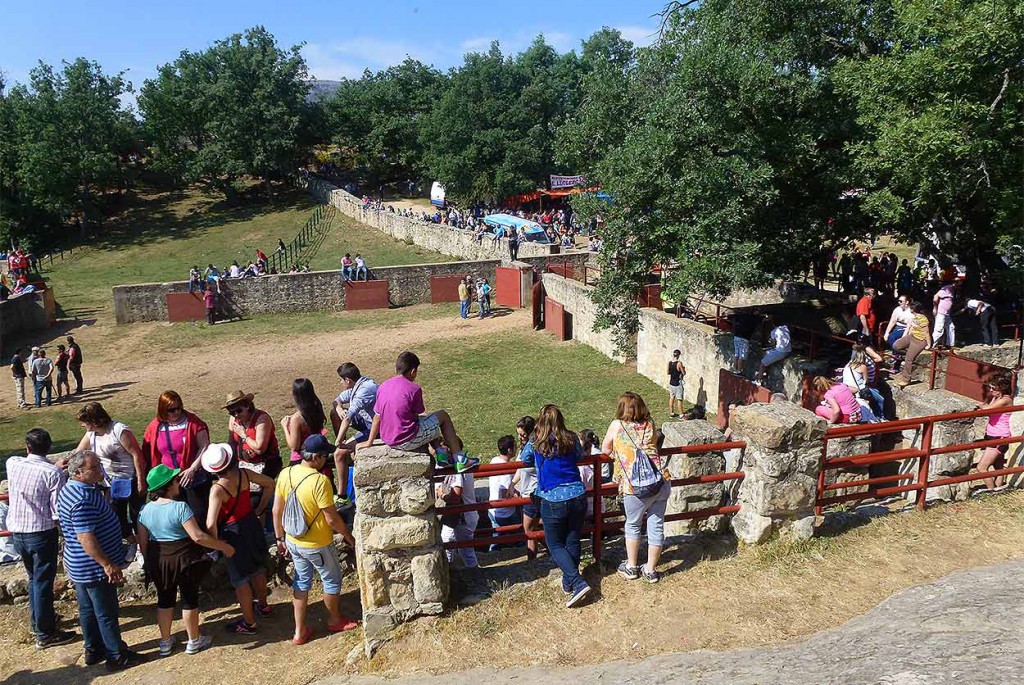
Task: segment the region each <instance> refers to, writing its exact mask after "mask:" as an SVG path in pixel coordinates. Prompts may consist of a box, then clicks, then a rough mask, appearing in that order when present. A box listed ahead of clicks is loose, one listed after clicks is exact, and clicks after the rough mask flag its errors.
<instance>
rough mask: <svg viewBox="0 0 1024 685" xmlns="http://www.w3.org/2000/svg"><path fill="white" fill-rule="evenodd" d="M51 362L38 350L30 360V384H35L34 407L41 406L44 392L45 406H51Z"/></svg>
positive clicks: (44, 353)
mask: <svg viewBox="0 0 1024 685" xmlns="http://www.w3.org/2000/svg"><path fill="white" fill-rule="evenodd" d="M52 378H53V360H52V359H50V358H49V357H47V356H46V350H44V349H42V348H40V349H39V351H38V352H37V353H36V358H35V359H33V360H32V382H33V383H34V384H35V395H36V407H41V406H43V392H44V391H45V392H46V406H47V407H49V406H51V405H52V404H53V381H52Z"/></svg>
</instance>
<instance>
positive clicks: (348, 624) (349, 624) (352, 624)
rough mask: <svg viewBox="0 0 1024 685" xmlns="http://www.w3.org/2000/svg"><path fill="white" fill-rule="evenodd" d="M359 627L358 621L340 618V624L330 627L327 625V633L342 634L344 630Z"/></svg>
mask: <svg viewBox="0 0 1024 685" xmlns="http://www.w3.org/2000/svg"><path fill="white" fill-rule="evenodd" d="M358 627H359V621H356V620H355V619H351V618H345V617H344V616H342V618H341V623H336V624H334V625H331V624H330V623H328V624H327V631H328V632H330V633H344V632H345V631H346V630H352V629H353V628H358Z"/></svg>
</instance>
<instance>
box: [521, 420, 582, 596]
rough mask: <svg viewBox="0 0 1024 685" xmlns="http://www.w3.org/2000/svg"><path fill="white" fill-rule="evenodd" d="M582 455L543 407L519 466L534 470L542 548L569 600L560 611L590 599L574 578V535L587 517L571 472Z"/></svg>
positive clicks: (577, 559) (576, 442)
mask: <svg viewBox="0 0 1024 685" xmlns="http://www.w3.org/2000/svg"><path fill="white" fill-rule="evenodd" d="M582 455H583V448H582V446H581V445H580V441H579V438H577V437H576V434H575V433H573V432H572V431H570V430H568V429H567V428H566V427H565V419H564V418H563V417H562V412H561V411H559V410H558V407H556V406H555V405H553V404H546V405H544V407H543V408H542V409H541V410H540V416H538V417H537V424H536V426H534V429H533V441H532V442H531V443H528V444H527V445H526V446H525V447H524V448H523V453H522V460H523V462H524V463H527V464H530V465H531V466H535V467H536V468H537V493H536V494H537V496H538V497H540V517H541V520H542V521H543V522H544V542H545V543H546V544H547V547H548V552H550V554H551V558H552V559H554V560H555V563H556V564H558V568H560V569H562V590H564V591H565V593H566V594H567V595H569V599H568V601H566V603H565V606H566V607H573V606H576V605H577V604H579V603H580V602H581V601H583V599H585V598H586V597H587V595H589V594H590V586H589V585H587V581H585V580H583V576H581V575H580V572H579V568H580V533H581V531H582V530H583V519H584V517H585V516H586V515H587V495H586V489H585V488H584V487H583V480H582V479H581V478H580V470H579V468H578V466H577V462H578V461H579V460H580V457H581V456H582Z"/></svg>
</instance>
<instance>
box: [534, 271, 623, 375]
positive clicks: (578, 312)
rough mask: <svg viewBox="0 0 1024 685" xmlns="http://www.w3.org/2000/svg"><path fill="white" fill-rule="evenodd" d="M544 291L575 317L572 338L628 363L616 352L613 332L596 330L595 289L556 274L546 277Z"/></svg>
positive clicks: (546, 275) (618, 360) (549, 274)
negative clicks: (593, 294) (593, 298)
mask: <svg viewBox="0 0 1024 685" xmlns="http://www.w3.org/2000/svg"><path fill="white" fill-rule="evenodd" d="M544 291H545V293H546V295H547V297H550V298H551V299H553V300H554V301H555V302H558V303H559V304H561V305H562V306H563V307H565V311H567V312H569V313H570V314H572V337H573V339H574V340H579V341H580V342H581V343H584V344H587V345H590V346H591V347H593V348H594V349H595V350H597V351H598V352H600V353H602V354H604V355H605V356H607V357H610V358H611V359H614V360H615V361H617V362H624V361H626V358H625V356H623V355H622V354H620V353H619V352H617V351H616V350H615V341H614V339H613V338H612V331H611V329H605V330H603V331H595V330H594V322H595V321H596V320H597V305H595V304H594V301H593V300H592V299H591V294H592V293H593V292H594V288H592V287H591V286H588V285H584V284H582V283H580V282H579V281H575V280H573V279H571V278H565V277H563V276H559V275H558V274H554V273H546V274H544Z"/></svg>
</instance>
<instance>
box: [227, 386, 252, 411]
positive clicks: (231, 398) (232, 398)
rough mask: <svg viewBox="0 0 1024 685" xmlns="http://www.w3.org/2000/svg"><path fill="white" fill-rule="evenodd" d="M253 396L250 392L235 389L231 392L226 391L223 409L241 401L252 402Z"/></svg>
mask: <svg viewBox="0 0 1024 685" xmlns="http://www.w3.org/2000/svg"><path fill="white" fill-rule="evenodd" d="M255 396H256V395H254V394H253V393H251V392H242V391H241V390H235V391H234V392H232V393H228V401H227V403H225V404H224V406H223V409H227V408H228V407H230V406H232V405H235V404H240V403H242V402H252V398H253V397H255Z"/></svg>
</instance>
